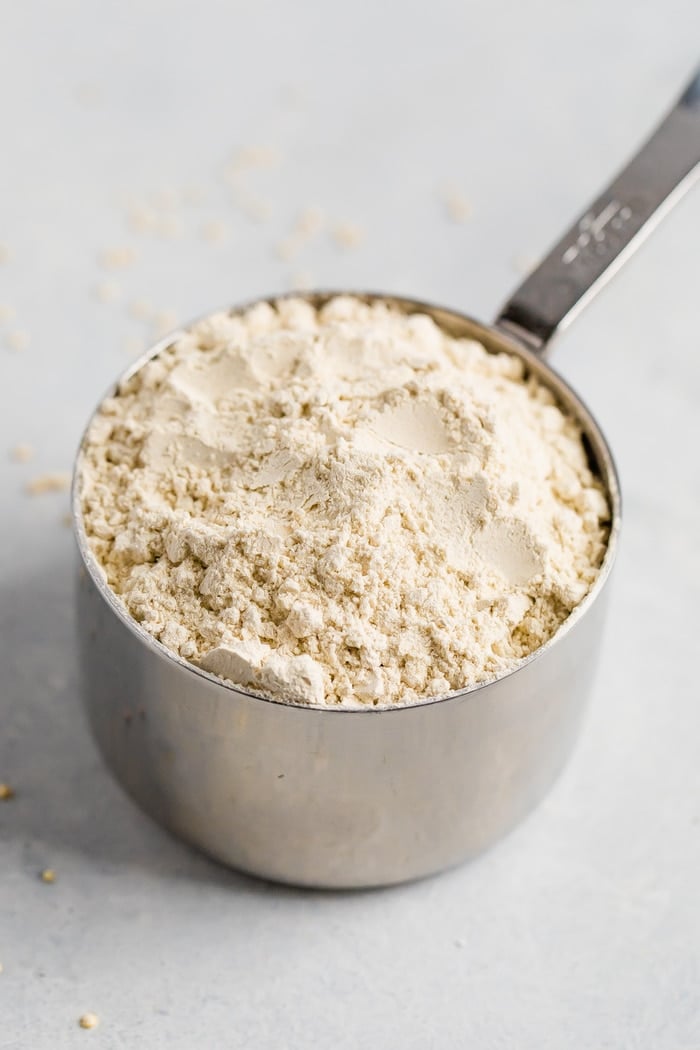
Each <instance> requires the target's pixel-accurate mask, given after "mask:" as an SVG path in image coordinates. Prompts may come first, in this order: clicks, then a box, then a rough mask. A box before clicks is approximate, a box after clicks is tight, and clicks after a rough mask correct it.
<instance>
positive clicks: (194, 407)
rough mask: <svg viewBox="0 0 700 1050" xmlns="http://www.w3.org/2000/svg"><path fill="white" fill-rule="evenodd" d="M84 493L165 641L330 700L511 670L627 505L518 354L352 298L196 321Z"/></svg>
mask: <svg viewBox="0 0 700 1050" xmlns="http://www.w3.org/2000/svg"><path fill="white" fill-rule="evenodd" d="M81 498H82V507H83V514H84V520H85V527H86V531H87V535H88V539H89V543H90V546H91V548H92V550H93V552H94V554H95V556H96V558H97V560H98V562H99V564H100V565H101V566H102V568H103V570H104V572H105V574H106V579H107V582H108V583H109V585H110V587H111V588H112V589H113V591H114V592H115V593H116V594H117V595H118V596H119V598H120V599H121V601H122V602H123V603H124V606H125V607H126V609H127V610H128V612H129V613H130V615H131V616H132V617H133V618H134V619H135V620H137V621H138V622H139V623H140V624H141V625H142V626H143V627H144V628H145V629H146V630H147V631H148V632H149V633H150V634H152V635H153V636H154V637H155V638H157V639H159V640H160V641H161V642H162V643H163V645H165V646H166V647H167V648H169V649H170V650H172V651H173V652H175V653H177V654H178V655H180V656H181V657H183V658H184V659H186V660H189V661H191V662H193V663H195V664H197V665H198V666H200V667H201V668H203V669H204V670H207V671H210V672H211V673H213V674H216V675H219V676H220V677H221V678H224V679H226V680H228V681H231V682H233V683H235V684H237V685H240V686H242V687H244V688H246V689H249V690H252V691H254V692H259V693H262V694H264V695H267V696H271V697H273V698H275V699H279V700H284V701H288V702H292V703H313V704H324V703H325V704H345V705H352V704H358V703H359V704H369V705H381V706H384V705H390V704H403V703H415V702H417V701H420V700H423V699H425V698H427V697H431V696H440V695H444V694H446V693H449V692H451V691H453V690H457V689H460V688H463V687H465V686H469V685H473V684H475V683H478V682H481V681H484V680H485V679H488V678H490V677H491V676H493V675H499V674H504V673H506V672H507V671H509V670H510V669H512V668H513V667H514V666H515V665H516V664H517V662H518V661H519V660H520V659H522V658H523V657H525V656H528V655H529V654H530V653H532V652H533V651H534V650H535V649H537V648H538V647H539V646H540V645H542V644H543V643H544V642H546V641H547V640H548V639H549V638H550V637H551V636H552V635H553V634H554V633H555V632H556V630H557V629H558V628H559V626H560V625H561V624H562V623H563V622H564V621H565V620H566V618H567V617H568V615H569V613H570V612H571V611H572V610H573V609H574V608H575V606H576V605H578V603H579V602H580V601H581V600H582V599H583V598H584V597H585V595H586V593H587V592H588V590H589V589H590V587H591V585H592V583H593V582H594V580H595V578H596V575H597V573H598V569H599V567H600V564H601V561H602V558H603V554H604V551H605V544H606V539H607V522H608V519H609V510H608V505H607V501H606V498H605V494H604V490H603V487H602V485H601V483H600V481H599V480H598V479H597V478H596V477H595V476H594V475H593V474H592V472H591V469H590V466H589V463H588V459H587V456H586V452H585V448H584V444H583V440H582V435H581V431H580V428H579V425H578V424H577V423H576V421H575V420H573V419H572V418H571V417H570V416H568V415H567V414H566V413H565V412H563V411H562V410H561V408H560V407H559V406H558V405H557V403H556V401H555V399H554V396H553V395H552V393H551V392H550V391H549V390H548V389H547V387H545V386H543V385H542V383H540V382H539V380H537V379H536V378H535V377H534V376H528V375H526V374H525V371H524V368H523V364H522V362H521V361H520V360H519V359H518V358H517V357H515V356H511V355H508V354H492V353H489V352H487V351H486V349H485V348H484V347H483V346H481V345H480V344H479V343H477V342H474V341H471V340H466V339H455V338H452V337H451V336H449V335H447V334H445V333H444V332H442V331H441V330H440V328H438V326H437V325H436V324H435V323H434V322H433V321H432V320H431V319H430V318H429V317H427V316H425V315H422V314H414V315H406V314H403V313H400V312H399V311H398V310H397V309H395V308H392V307H391V306H390V305H388V304H383V303H374V304H369V305H368V304H366V303H364V302H362V301H360V300H359V299H355V298H351V297H337V298H335V299H331V300H330V301H329V302H327V303H326V304H325V305H324V306H322V307H321V308H319V309H316V308H314V307H313V306H312V305H310V304H309V303H307V302H305V301H303V300H301V299H283V300H280V301H279V302H277V303H276V304H275V305H274V306H273V305H269V304H267V303H260V304H258V305H257V306H254V307H253V308H251V309H249V310H248V311H247V312H245V313H242V314H239V315H228V314H217V315H213V316H211V317H209V318H207V319H206V320H204V321H201V322H199V323H198V324H195V325H194V326H193V327H192V328H191V329H189V330H187V331H186V332H183V333H182V334H180V335H178V336H177V337H176V339H175V341H174V342H173V344H172V345H171V346H169V347H168V348H167V349H165V350H163V351H161V353H160V354H159V355H158V356H157V357H156V358H154V359H153V360H151V361H149V362H148V363H147V364H146V365H144V366H143V367H142V368H141V369H140V370H138V371H137V372H136V373H135V374H134V375H132V376H131V377H129V378H127V379H126V380H125V381H124V382H122V384H121V386H120V387H119V389H118V390H117V392H116V393H115V395H114V396H113V397H110V398H107V399H106V400H105V401H104V402H103V403H102V405H101V407H100V409H99V411H98V413H97V414H96V416H95V418H94V420H93V422H92V424H91V427H90V429H89V432H88V435H87V438H86V441H85V444H84V448H83V454H82V462H81Z"/></svg>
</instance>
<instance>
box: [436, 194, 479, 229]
mask: <svg viewBox="0 0 700 1050" xmlns="http://www.w3.org/2000/svg"><path fill="white" fill-rule="evenodd" d="M440 197H441V199H442V203H443V206H444V208H445V212H446V214H447V217H448V219H450V221H451V222H457V223H461V222H466V220H467V219H468V218H469V216H470V215H471V208H470V206H469V201H468V200H467V198H466V197H465V196H464V194H462V193H460V191H459V190H458V189H456V187H454V186H446V187H445V188H444V189H443V190H442V192H441V194H440Z"/></svg>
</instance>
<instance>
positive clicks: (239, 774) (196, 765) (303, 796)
mask: <svg viewBox="0 0 700 1050" xmlns="http://www.w3.org/2000/svg"><path fill="white" fill-rule="evenodd" d="M606 589H607V588H606ZM604 604H605V594H602V593H601V594H600V595H599V596H598V599H597V601H596V602H595V603H594V605H593V606H591V607H590V608H589V609H588V611H587V613H586V615H585V616H583V617H581V618H580V619H579V620H578V621H577V622H576V624H575V625H574V626H573V628H572V629H571V630H570V631H568V632H567V633H566V634H565V635H563V636H562V637H561V638H560V639H558V640H557V642H556V643H555V644H554V645H553V646H551V647H550V648H549V649H546V650H545V651H543V653H542V654H541V656H539V657H538V658H536V659H534V660H532V661H531V662H529V663H527V664H525V665H524V666H523V667H522V668H521V669H520V670H519V671H517V672H516V673H514V674H511V675H509V676H507V677H506V678H502V679H499V680H498V681H495V682H493V683H492V684H490V685H488V686H486V687H484V688H481V689H478V690H475V691H473V692H470V693H465V694H462V695H461V696H456V697H454V698H452V699H448V700H444V701H441V702H437V703H432V704H426V705H421V706H417V707H405V708H400V709H398V710H387V711H366V712H365V711H358V712H350V711H332V710H320V709H312V708H299V707H294V706H289V705H284V704H275V703H269V702H267V701H265V700H261V699H256V698H255V697H251V696H249V695H247V694H245V693H242V692H237V691H235V690H232V689H230V688H229V687H227V686H224V685H220V684H218V683H217V682H215V681H211V680H209V679H207V678H205V677H203V676H201V675H198V674H196V673H193V672H191V671H189V670H188V669H187V668H186V667H183V666H182V665H180V664H178V663H176V662H175V661H172V660H170V659H168V658H167V657H164V656H161V655H160V654H159V653H157V652H154V651H153V650H150V649H148V648H147V647H146V646H145V645H144V644H143V643H142V641H141V639H140V638H139V637H138V635H137V634H135V633H134V632H133V631H132V630H130V629H129V627H128V626H127V625H126V624H125V623H124V622H123V621H122V620H121V619H119V618H118V617H117V616H116V615H115V614H114V611H113V609H112V608H111V607H110V605H109V604H108V603H107V601H106V600H105V598H104V596H103V594H102V593H101V592H100V590H99V588H98V587H97V586H96V584H95V581H94V580H93V579H92V578H91V577H90V576H89V575H87V574H85V573H84V572H83V573H81V576H80V580H79V586H78V624H79V637H80V644H81V650H82V653H81V655H82V660H81V664H82V668H83V675H84V683H83V697H84V702H85V705H86V709H87V712H88V716H89V720H90V724H91V727H92V731H93V734H94V737H95V739H96V741H97V743H98V745H99V747H100V750H101V751H102V754H103V756H104V758H105V760H106V762H107V764H108V766H109V767H110V769H111V770H112V772H113V773H114V775H115V776H116V778H117V780H118V781H119V782H120V783H121V784H122V786H123V787H124V788H125V789H126V790H127V792H128V793H129V794H130V795H131V796H132V797H133V798H134V799H135V800H136V801H137V802H138V804H139V805H140V806H141V807H142V808H143V809H144V810H145V811H146V812H147V813H149V814H150V815H151V816H152V817H154V818H155V819H156V820H157V821H158V822H159V823H161V824H163V825H165V826H166V827H167V828H169V829H170V830H171V831H173V832H174V833H176V834H177V835H180V836H181V837H182V838H184V839H186V840H188V841H189V842H191V843H193V844H194V845H195V846H198V847H199V848H201V849H203V850H205V851H206V852H207V853H209V854H211V855H212V856H214V857H216V858H217V859H219V860H221V861H223V862H224V863H226V864H229V865H231V866H233V867H236V868H240V869H242V870H245V871H248V872H251V873H253V874H255V875H259V876H263V877H265V878H270V879H275V880H278V881H283V882H290V883H295V884H299V885H306V886H322V887H361V886H377V885H385V884H389V883H395V882H401V881H404V880H407V879H413V878H418V877H420V876H423V875H427V874H430V873H432V872H437V871H439V870H441V869H443V868H446V867H449V866H451V865H454V864H456V863H458V862H459V861H461V860H463V859H465V858H467V857H470V856H474V855H475V854H477V853H479V852H481V851H482V850H484V849H485V848H487V847H488V846H490V845H491V844H492V843H493V842H494V841H496V840H497V839H498V838H500V837H501V836H502V835H503V834H505V833H506V832H507V831H508V830H509V829H510V828H512V827H513V826H514V825H515V824H517V823H518V821H519V820H520V819H521V818H522V817H523V816H524V815H525V814H526V813H527V812H528V811H529V810H530V809H531V808H532V807H533V806H534V805H535V804H536V803H537V802H538V801H539V800H540V799H541V798H542V796H543V795H544V794H545V793H546V791H547V789H548V788H549V786H550V784H551V783H552V781H553V780H554V778H555V777H556V776H557V774H558V773H559V771H560V769H561V768H562V766H563V764H564V763H565V761H566V758H567V756H568V755H569V752H570V750H571V748H572V745H573V743H574V740H575V737H576V734H577V730H578V726H579V722H580V718H581V714H582V711H583V709H584V707H585V702H586V698H587V696H588V694H589V691H590V685H591V679H592V676H593V672H594V669H595V664H596V657H597V652H598V648H599V640H600V634H601V630H602V625H603V618H604Z"/></svg>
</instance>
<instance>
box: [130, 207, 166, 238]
mask: <svg viewBox="0 0 700 1050" xmlns="http://www.w3.org/2000/svg"><path fill="white" fill-rule="evenodd" d="M157 218H158V217H157V215H156V214H155V212H154V211H153V210H152V209H151V208H149V207H147V205H145V204H132V205H131V207H130V208H129V211H128V213H127V223H128V225H129V227H130V229H132V230H133V231H134V232H135V233H152V232H153V230H154V229H155V227H156V222H157Z"/></svg>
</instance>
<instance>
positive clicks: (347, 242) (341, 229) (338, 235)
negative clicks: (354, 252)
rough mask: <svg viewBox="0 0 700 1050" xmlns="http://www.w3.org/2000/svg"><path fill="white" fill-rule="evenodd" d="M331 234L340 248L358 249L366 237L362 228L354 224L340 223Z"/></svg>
mask: <svg viewBox="0 0 700 1050" xmlns="http://www.w3.org/2000/svg"><path fill="white" fill-rule="evenodd" d="M331 232H332V235H333V240H334V241H335V243H336V244H337V245H338V247H339V248H357V246H358V245H359V244H361V243H362V241H363V240H364V237H365V231H364V230H363V229H362V227H361V226H358V225H357V224H356V223H353V222H339V223H337V225H336V226H334V228H333V230H332V231H331Z"/></svg>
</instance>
